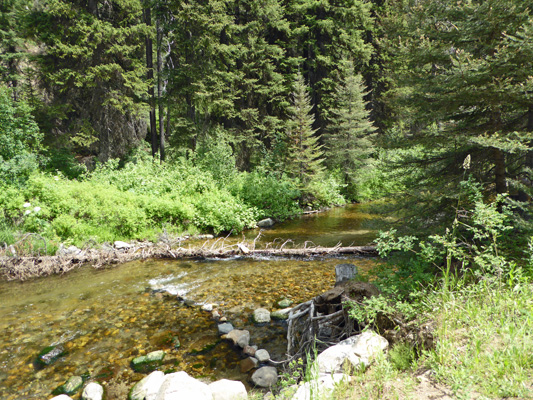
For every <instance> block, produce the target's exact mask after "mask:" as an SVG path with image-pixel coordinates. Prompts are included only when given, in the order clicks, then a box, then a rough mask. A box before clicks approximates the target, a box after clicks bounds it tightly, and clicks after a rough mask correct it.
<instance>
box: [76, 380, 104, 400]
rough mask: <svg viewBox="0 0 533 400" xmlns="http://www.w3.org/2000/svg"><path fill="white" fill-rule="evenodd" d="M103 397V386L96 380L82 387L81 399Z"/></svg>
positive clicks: (100, 398)
mask: <svg viewBox="0 0 533 400" xmlns="http://www.w3.org/2000/svg"><path fill="white" fill-rule="evenodd" d="M103 397H104V388H103V387H102V385H100V384H99V383H96V382H91V383H88V384H87V386H85V387H84V388H83V393H82V394H81V398H82V400H102V399H103Z"/></svg>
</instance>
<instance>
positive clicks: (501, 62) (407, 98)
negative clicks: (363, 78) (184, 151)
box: [396, 0, 533, 222]
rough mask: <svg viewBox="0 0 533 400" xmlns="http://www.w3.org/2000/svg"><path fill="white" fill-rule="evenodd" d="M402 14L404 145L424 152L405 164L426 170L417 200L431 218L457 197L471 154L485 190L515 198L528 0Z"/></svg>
mask: <svg viewBox="0 0 533 400" xmlns="http://www.w3.org/2000/svg"><path fill="white" fill-rule="evenodd" d="M401 10H402V12H404V13H405V14H404V15H406V16H407V18H408V19H407V22H408V25H407V26H406V29H405V30H404V31H403V33H402V39H401V42H399V44H400V46H399V49H398V50H399V51H402V52H401V53H400V57H399V60H400V61H402V62H403V60H407V62H408V63H407V64H404V65H403V66H402V67H400V68H398V71H399V74H398V81H397V82H398V85H399V86H400V90H398V91H397V92H396V93H397V94H398V100H399V101H398V103H400V104H402V107H403V110H404V114H403V115H404V116H406V118H408V119H409V120H410V129H409V130H407V131H406V132H405V133H406V134H405V136H404V140H403V141H402V142H401V143H403V145H404V146H405V147H410V148H415V146H416V148H417V151H416V152H411V153H410V157H409V158H406V159H405V160H404V161H405V162H406V163H409V165H410V166H411V167H412V166H415V165H418V166H419V168H417V169H416V170H415V173H414V174H413V175H412V176H413V180H412V181H411V182H410V184H411V186H412V188H413V191H412V194H413V197H411V198H410V199H411V201H412V200H420V199H424V200H427V204H428V205H431V206H432V207H433V211H429V212H427V213H424V214H426V216H427V218H428V221H433V222H434V221H436V218H435V216H444V214H443V213H442V210H443V208H444V207H443V205H444V204H445V203H448V204H449V201H450V200H452V199H453V197H454V196H455V195H456V193H457V186H458V183H459V181H460V180H461V179H462V177H463V172H464V171H463V169H462V163H463V160H464V159H465V158H466V156H467V155H469V154H470V155H471V159H472V163H471V167H472V168H471V169H470V170H469V173H471V174H473V175H474V177H475V178H476V180H478V181H480V182H482V183H483V184H484V187H485V189H486V190H487V191H491V192H496V193H506V192H508V191H509V184H510V183H512V180H513V179H515V178H517V177H519V176H520V175H521V174H522V172H523V169H522V167H521V165H520V164H523V161H524V158H525V155H526V153H527V151H528V149H529V147H528V145H529V143H530V141H531V140H532V135H531V132H528V130H527V120H528V118H527V116H528V112H529V105H530V104H531V91H532V88H533V87H532V83H533V82H532V81H531V78H530V77H529V73H528V72H526V71H527V70H528V68H527V66H531V57H530V54H531V53H530V52H531V45H530V44H526V45H525V46H523V47H522V46H517V45H516V43H517V42H516V40H515V39H513V38H518V37H519V36H520V35H522V37H523V38H524V41H522V43H525V42H529V43H530V42H531V35H530V33H529V34H528V33H527V27H528V26H530V24H531V12H532V11H531V9H530V8H529V7H528V4H527V2H523V1H521V0H487V1H464V2H457V1H452V0H442V1H438V2H434V1H430V0H422V1H417V2H412V3H411V4H410V6H409V7H408V8H407V9H406V10H403V9H401ZM524 67H525V68H524ZM405 104H407V105H408V107H409V108H405V106H404V105H405ZM400 110H401V108H400ZM417 214H418V215H422V213H420V211H418V212H417Z"/></svg>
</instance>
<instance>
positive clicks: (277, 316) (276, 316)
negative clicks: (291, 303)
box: [270, 309, 290, 321]
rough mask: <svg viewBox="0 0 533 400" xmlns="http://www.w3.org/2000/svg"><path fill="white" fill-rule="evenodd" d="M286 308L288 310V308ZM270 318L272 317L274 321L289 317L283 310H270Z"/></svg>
mask: <svg viewBox="0 0 533 400" xmlns="http://www.w3.org/2000/svg"><path fill="white" fill-rule="evenodd" d="M286 310H287V309H286ZM288 310H289V311H290V309H288ZM270 318H272V319H273V320H274V321H285V320H287V319H289V313H288V312H285V310H280V311H272V312H271V313H270Z"/></svg>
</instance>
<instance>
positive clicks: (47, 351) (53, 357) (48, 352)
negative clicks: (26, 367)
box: [34, 344, 67, 369]
mask: <svg viewBox="0 0 533 400" xmlns="http://www.w3.org/2000/svg"><path fill="white" fill-rule="evenodd" d="M65 354H67V352H66V351H65V348H64V347H63V346H62V345H60V344H59V345H57V346H48V347H45V348H44V349H43V350H42V351H41V352H40V353H39V354H38V355H37V358H36V359H35V361H34V366H35V368H36V369H42V368H44V367H46V366H48V365H52V364H53V363H55V362H56V361H57V360H58V359H60V358H61V357H63V356H64V355H65Z"/></svg>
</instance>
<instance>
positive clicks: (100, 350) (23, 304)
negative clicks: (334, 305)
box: [0, 206, 374, 399]
mask: <svg viewBox="0 0 533 400" xmlns="http://www.w3.org/2000/svg"><path fill="white" fill-rule="evenodd" d="M365 220H370V216H369V215H367V214H364V213H362V212H361V210H360V209H359V208H358V207H357V206H348V207H344V208H338V209H333V210H330V211H329V212H326V213H321V214H312V215H308V216H305V217H302V218H300V219H296V220H292V221H289V222H287V223H284V224H280V225H279V226H276V227H275V228H274V229H271V230H267V231H264V232H263V233H262V239H261V240H262V243H266V242H268V241H272V240H274V239H276V238H278V239H277V240H278V241H286V240H287V239H293V240H295V242H297V243H300V244H302V243H304V242H306V241H310V242H313V243H314V244H316V245H322V246H333V245H335V244H337V243H338V242H339V241H340V242H342V244H343V245H363V244H367V243H368V242H370V241H371V240H372V239H373V236H374V232H373V231H371V230H370V229H369V228H366V227H365ZM246 235H247V236H248V237H252V238H253V237H254V236H256V235H257V232H248V233H247V234H246ZM340 262H351V263H354V264H356V265H358V267H359V268H360V270H363V271H369V270H370V269H371V268H372V266H373V265H374V261H373V260H371V259H364V258H350V259H349V261H347V260H346V259H345V258H344V259H342V260H340V259H338V258H326V259H319V258H314V259H301V258H295V259H271V258H265V259H239V258H236V259H231V260H217V261H215V260H203V261H198V260H181V261H154V260H147V261H136V262H131V263H126V264H123V265H119V266H115V267H112V268H108V269H101V270H95V269H92V268H81V269H79V270H77V271H74V272H71V273H69V274H66V275H64V276H51V277H47V278H42V279H36V280H33V281H29V282H24V283H19V282H0V315H1V319H0V332H2V340H1V342H0V398H2V399H46V398H51V397H52V395H51V391H52V390H53V389H54V388H55V387H57V386H58V385H60V384H62V383H64V381H65V380H66V379H67V378H68V377H69V376H72V375H81V374H89V375H90V376H91V378H93V379H96V380H97V381H99V382H101V383H103V384H104V386H105V387H106V388H107V391H108V398H125V396H126V393H127V390H128V389H129V388H130V387H131V386H132V385H133V383H134V382H136V381H138V380H140V379H141V378H142V377H143V376H145V375H144V374H140V373H136V372H134V371H133V370H132V369H131V368H130V362H131V360H132V359H133V358H134V357H136V356H138V355H142V354H145V353H147V352H150V351H154V350H160V349H163V350H165V351H166V352H167V356H166V358H165V365H164V366H163V368H162V369H164V370H176V371H179V370H185V371H187V372H188V373H189V374H191V375H193V376H195V377H206V379H221V378H228V379H239V380H242V381H243V382H245V383H246V382H247V381H248V375H247V374H242V373H241V372H240V369H239V362H240V360H241V358H242V355H241V353H240V352H239V351H237V349H235V348H232V346H230V345H229V344H228V343H227V342H225V341H220V339H219V336H218V334H217V323H216V322H215V321H214V320H213V319H212V318H211V314H210V313H208V312H205V311H202V310H201V308H200V305H201V304H206V303H215V304H217V305H218V310H219V311H220V312H221V313H222V314H223V315H224V316H225V317H227V318H228V320H229V321H230V322H231V323H232V324H233V325H234V326H235V327H236V328H239V329H248V330H250V332H251V344H255V345H258V346H259V347H260V348H265V349H267V350H268V351H269V352H270V355H271V358H272V359H278V360H279V359H282V358H283V354H284V352H285V346H286V343H285V340H284V338H285V326H284V325H283V324H282V323H278V322H272V323H271V324H269V325H267V326H262V327H256V326H254V325H253V323H252V322H251V313H252V312H253V310H254V309H256V308H258V307H265V308H268V309H271V310H272V309H275V304H276V302H277V301H278V300H280V299H282V298H289V299H291V300H292V301H294V303H299V302H302V301H306V300H308V299H310V298H312V297H314V296H316V295H317V294H320V293H321V292H323V291H325V290H327V289H329V288H331V287H332V285H333V284H334V282H335V268H334V266H335V265H336V264H338V263H340ZM183 299H187V301H186V302H184V301H183ZM175 338H178V339H179V341H180V343H181V347H179V348H178V349H175V348H174V342H173V340H175ZM56 344H62V345H63V346H64V347H65V349H66V350H67V354H66V355H65V356H63V357H62V358H61V359H59V360H58V361H57V362H55V363H54V364H52V365H51V366H48V367H45V368H44V369H41V370H38V369H36V368H35V366H34V360H35V357H36V355H37V354H38V353H39V352H40V351H41V350H42V349H43V348H45V347H47V346H51V345H56ZM75 398H76V397H75Z"/></svg>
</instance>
